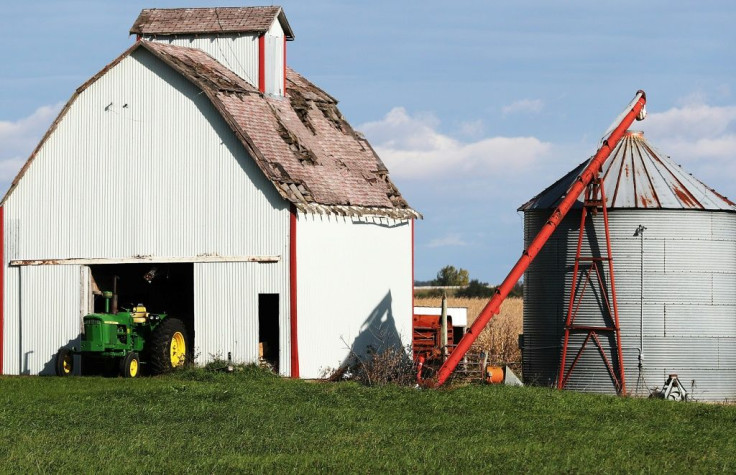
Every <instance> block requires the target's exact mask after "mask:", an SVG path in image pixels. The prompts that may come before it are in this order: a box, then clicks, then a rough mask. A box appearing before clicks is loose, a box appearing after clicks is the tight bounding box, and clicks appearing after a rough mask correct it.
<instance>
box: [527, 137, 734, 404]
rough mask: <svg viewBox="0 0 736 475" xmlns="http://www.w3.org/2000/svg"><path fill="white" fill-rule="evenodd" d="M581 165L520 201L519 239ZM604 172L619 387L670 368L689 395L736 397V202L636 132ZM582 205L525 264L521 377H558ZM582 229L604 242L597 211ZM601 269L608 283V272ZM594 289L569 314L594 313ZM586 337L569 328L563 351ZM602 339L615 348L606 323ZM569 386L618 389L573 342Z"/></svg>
mask: <svg viewBox="0 0 736 475" xmlns="http://www.w3.org/2000/svg"><path fill="white" fill-rule="evenodd" d="M584 166H585V163H583V164H581V165H580V166H578V167H577V168H576V169H574V170H572V171H571V172H570V173H568V174H567V175H565V176H564V177H562V178H561V179H560V180H558V181H557V182H555V183H554V184H552V185H551V186H550V187H548V188H547V189H545V190H544V191H542V192H541V193H540V194H538V195H537V196H535V197H534V198H532V199H531V200H530V201H529V202H527V203H526V204H524V205H523V206H522V207H521V208H519V210H520V211H523V212H524V241H525V247H526V246H527V245H528V244H529V242H530V241H531V239H533V237H534V236H535V235H536V233H537V232H538V231H539V229H540V228H541V227H542V226H543V224H544V223H545V221H546V220H547V218H548V217H549V214H550V212H551V210H553V209H554V208H555V206H556V205H557V203H558V202H559V201H560V199H561V198H562V195H563V194H564V193H565V191H566V190H567V189H568V187H569V185H570V184H571V183H572V181H573V180H575V179H576V177H577V176H578V175H579V173H580V172H581V171H582V169H583V168H584ZM601 177H602V181H603V184H604V187H605V190H606V207H607V209H608V211H609V212H608V218H609V226H610V235H611V246H612V257H613V262H614V273H615V282H616V291H617V297H618V298H617V300H618V314H619V320H620V335H621V347H622V354H623V363H624V368H625V377H626V385H627V392H629V393H631V394H636V395H640V396H646V395H648V394H649V393H650V391H651V390H653V389H654V388H655V387H662V385H663V383H664V381H665V380H666V379H667V377H668V375H669V374H672V373H675V374H677V375H678V376H679V379H680V381H681V382H682V383H683V385H684V387H685V389H686V390H687V391H688V392H689V393H690V395H691V397H694V398H695V399H700V400H724V399H736V206H734V204H733V203H732V202H731V201H729V200H728V199H727V198H725V197H724V196H722V195H720V194H718V193H717V192H715V191H714V190H712V189H711V188H709V187H708V186H706V185H705V184H703V183H702V182H700V181H699V180H697V179H695V178H694V177H692V176H691V175H690V174H688V173H687V172H685V171H684V170H683V169H682V168H681V167H680V166H678V165H677V164H675V163H674V162H673V161H672V160H671V159H670V158H669V157H668V156H666V155H664V154H662V153H660V152H658V151H657V150H655V149H654V148H653V147H652V146H651V145H650V144H648V143H647V141H646V140H645V138H644V136H643V134H642V133H641V132H632V131H629V132H627V134H626V136H625V137H624V138H623V139H622V140H621V142H620V143H619V144H618V145H617V147H616V149H615V150H614V151H613V153H612V154H611V156H610V157H609V159H608V160H607V162H606V163H605V164H604V166H603V169H602V172H601ZM581 211H582V197H581V198H580V200H579V201H578V203H576V207H575V208H574V209H573V210H571V211H570V213H569V214H568V215H567V216H566V217H565V219H564V220H563V221H562V222H561V223H560V225H559V227H558V229H557V230H556V231H555V233H554V234H553V236H552V238H551V239H550V240H549V242H548V243H547V245H546V246H545V247H544V249H543V250H542V252H540V254H539V255H538V257H537V259H536V260H535V261H534V262H533V263H532V265H531V266H530V267H529V269H528V270H527V272H526V274H525V278H524V348H523V373H524V380H525V382H526V383H534V384H541V385H549V386H551V385H555V383H556V380H557V375H558V371H559V365H560V356H561V349H562V338H563V334H564V324H565V318H566V315H567V310H568V306H569V298H570V296H569V294H570V289H571V286H572V281H573V265H574V261H575V255H576V247H577V240H578V235H579V228H580V216H581ZM585 235H586V238H587V239H584V244H583V247H584V248H587V249H586V251H587V252H591V251H592V253H595V252H596V249H598V248H605V244H606V243H605V238H604V229H603V220H602V218H601V217H600V216H599V217H596V218H593V219H588V220H587V221H586V226H585ZM591 248H592V249H591ZM603 281H604V287H606V288H607V289H610V276H609V275H607V274H606V275H603ZM601 300H602V296H601V294H600V293H596V292H589V293H588V294H585V295H584V297H583V298H582V299H581V300H580V307H579V310H578V320H577V321H578V323H580V322H583V323H584V324H585V323H587V324H589V325H591V326H595V325H601V324H602V319H603V318H604V317H603V316H602V311H601V308H602V305H601ZM583 337H584V335H580V334H577V335H576V334H573V335H571V339H570V344H569V349H568V355H569V354H572V355H575V354H576V353H577V352H578V350H579V348H580V347H581V345H582V338H583ZM601 346H602V347H603V349H604V353H606V354H607V355H608V356H609V358H610V356H611V355H612V354H615V352H616V348H615V347H616V345H615V340H614V338H613V336H612V335H605V336H603V337H602V338H601ZM571 360H572V358H570V357H568V360H566V362H567V364H566V366H567V367H568V368H569V365H570V363H571ZM612 361H613V360H612ZM566 387H567V388H568V389H575V390H580V391H590V392H598V393H615V385H614V381H613V378H612V377H611V376H610V372H609V371H608V369H607V367H606V363H605V362H604V358H602V356H601V352H600V351H598V350H597V349H596V348H595V347H594V346H593V347H586V349H585V350H584V351H583V352H582V353H581V355H580V359H579V361H578V363H577V366H576V370H575V371H574V372H573V373H571V375H570V379H569V380H568V383H567V385H566Z"/></svg>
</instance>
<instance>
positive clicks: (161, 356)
mask: <svg viewBox="0 0 736 475" xmlns="http://www.w3.org/2000/svg"><path fill="white" fill-rule="evenodd" d="M150 348H151V352H150V355H151V358H150V359H151V361H150V367H151V372H152V373H153V374H160V373H166V372H168V371H171V370H173V369H174V368H177V367H179V366H183V365H184V363H185V362H186V361H187V358H188V357H189V353H188V351H187V330H186V327H185V326H184V322H182V321H181V320H179V319H178V318H166V319H165V320H164V321H163V322H161V324H160V325H159V326H157V327H156V329H155V330H154V331H153V335H152V337H151V347H150Z"/></svg>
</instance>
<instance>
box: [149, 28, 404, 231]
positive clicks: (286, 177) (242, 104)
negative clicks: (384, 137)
mask: <svg viewBox="0 0 736 475" xmlns="http://www.w3.org/2000/svg"><path fill="white" fill-rule="evenodd" d="M142 43H143V46H144V47H145V48H146V49H148V50H149V51H152V52H153V53H154V54H156V55H157V56H159V57H161V58H162V59H164V60H165V61H167V62H168V63H169V64H170V65H172V66H173V67H174V68H175V69H177V70H178V71H179V72H180V73H181V74H183V75H184V76H185V77H187V78H188V79H189V80H190V81H192V82H194V83H195V84H197V85H198V86H199V87H200V88H202V90H203V91H204V92H205V93H207V95H208V97H209V98H210V100H212V103H213V104H214V105H215V107H216V108H217V109H218V111H220V113H221V114H222V116H223V117H224V118H225V120H226V121H227V122H228V123H229V124H230V126H231V127H232V128H233V130H234V131H235V133H236V134H237V135H238V136H239V138H240V139H241V142H242V143H243V145H244V146H245V147H246V149H247V150H248V151H249V152H250V154H251V155H252V156H253V157H254V159H255V160H256V162H257V164H258V166H259V167H260V168H261V170H262V171H263V172H264V173H265V174H266V176H267V177H268V178H269V179H270V180H271V182H272V183H273V184H274V185H275V186H276V189H277V190H278V191H279V193H280V194H281V195H282V196H283V197H284V198H285V199H287V200H289V201H291V202H292V203H294V204H295V205H296V206H297V207H299V208H301V209H302V210H304V211H313V212H321V211H327V212H338V213H342V214H352V213H358V212H371V213H379V214H387V215H395V216H400V217H417V216H418V214H417V213H416V212H415V211H413V210H412V209H411V208H410V207H409V205H408V204H407V202H406V201H405V200H404V198H403V197H402V196H401V194H400V193H399V191H398V189H397V188H396V187H395V186H394V184H393V183H392V182H391V180H390V179H389V177H388V170H387V169H386V167H385V166H384V164H383V162H382V161H381V160H380V159H379V158H378V156H377V155H376V153H375V152H374V150H373V148H372V147H371V146H370V144H369V143H368V141H367V140H366V139H365V138H364V137H362V136H361V135H359V134H358V133H356V132H355V131H354V130H353V129H352V127H350V124H348V122H347V121H346V120H345V119H344V118H343V117H342V115H341V114H340V111H339V110H338V109H337V101H336V100H335V99H334V98H332V97H331V96H330V95H329V94H327V93H325V92H324V91H322V90H321V89H320V88H318V87H317V86H315V85H314V84H312V83H311V82H309V81H308V80H307V79H305V78H304V77H303V76H301V75H299V74H298V73H296V72H294V71H293V70H291V69H288V72H287V86H286V91H287V95H286V97H285V98H276V97H270V96H264V95H263V94H261V93H259V92H258V91H257V90H256V89H255V88H253V87H252V86H251V85H250V84H248V83H247V82H245V81H244V80H242V79H240V78H239V77H238V76H236V75H234V74H233V73H232V72H231V71H230V70H229V69H228V68H227V67H225V66H223V65H222V64H220V63H219V62H217V61H216V60H215V59H214V58H212V57H211V56H209V55H207V54H206V53H204V52H202V51H201V50H197V49H192V48H185V47H180V46H172V45H167V44H163V43H153V42H142Z"/></svg>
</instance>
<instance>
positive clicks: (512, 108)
mask: <svg viewBox="0 0 736 475" xmlns="http://www.w3.org/2000/svg"><path fill="white" fill-rule="evenodd" d="M543 108H544V102H542V101H541V100H540V99H522V100H520V101H516V102H512V103H511V104H509V105H507V106H505V107H504V108H503V109H502V111H503V115H509V114H518V113H533V114H538V113H539V112H541V111H542V109H543Z"/></svg>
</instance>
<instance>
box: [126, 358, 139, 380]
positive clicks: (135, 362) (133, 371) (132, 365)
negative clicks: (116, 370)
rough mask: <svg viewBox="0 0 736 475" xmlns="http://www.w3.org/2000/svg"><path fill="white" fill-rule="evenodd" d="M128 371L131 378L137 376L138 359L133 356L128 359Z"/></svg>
mask: <svg viewBox="0 0 736 475" xmlns="http://www.w3.org/2000/svg"><path fill="white" fill-rule="evenodd" d="M128 372H129V373H130V377H131V378H135V377H136V376H138V360H137V359H135V358H132V359H131V360H130V367H129V368H128Z"/></svg>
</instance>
